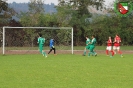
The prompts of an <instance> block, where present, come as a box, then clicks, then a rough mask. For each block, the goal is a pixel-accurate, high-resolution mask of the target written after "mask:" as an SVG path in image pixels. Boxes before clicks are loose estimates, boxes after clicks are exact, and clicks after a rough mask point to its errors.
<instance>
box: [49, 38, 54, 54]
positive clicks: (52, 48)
mask: <svg viewBox="0 0 133 88" xmlns="http://www.w3.org/2000/svg"><path fill="white" fill-rule="evenodd" d="M49 46H50V51H49V52H48V54H50V52H51V51H52V50H54V55H56V50H55V47H54V39H50V41H49Z"/></svg>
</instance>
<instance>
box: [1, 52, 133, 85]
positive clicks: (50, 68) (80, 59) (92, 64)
mask: <svg viewBox="0 0 133 88" xmlns="http://www.w3.org/2000/svg"><path fill="white" fill-rule="evenodd" d="M132 57H133V56H132V55H125V56H124V58H121V57H120V56H119V55H115V56H114V57H113V58H110V57H107V56H106V55H98V56H97V57H94V56H91V57H87V56H82V55H71V54H67V55H63V54H59V55H57V56H54V55H49V56H48V57H47V58H45V57H43V56H42V55H41V54H36V55H6V56H2V55H1V56H0V88H133V85H132V84H133V76H132V74H133V61H132V60H133V58H132Z"/></svg>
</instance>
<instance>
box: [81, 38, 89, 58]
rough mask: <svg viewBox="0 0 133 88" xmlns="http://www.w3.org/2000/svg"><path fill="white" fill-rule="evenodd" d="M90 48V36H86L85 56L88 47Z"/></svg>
mask: <svg viewBox="0 0 133 88" xmlns="http://www.w3.org/2000/svg"><path fill="white" fill-rule="evenodd" d="M89 48H90V39H89V38H88V36H86V46H85V49H84V53H83V56H85V55H86V49H88V50H89Z"/></svg>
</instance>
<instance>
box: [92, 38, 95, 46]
mask: <svg viewBox="0 0 133 88" xmlns="http://www.w3.org/2000/svg"><path fill="white" fill-rule="evenodd" d="M95 44H96V39H95V38H93V39H92V40H91V45H94V46H95Z"/></svg>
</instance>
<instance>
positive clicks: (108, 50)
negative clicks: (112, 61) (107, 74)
mask: <svg viewBox="0 0 133 88" xmlns="http://www.w3.org/2000/svg"><path fill="white" fill-rule="evenodd" d="M111 48H112V40H111V37H110V36H109V39H108V41H107V47H106V54H107V56H108V55H109V52H111V53H112V55H111V56H110V57H112V56H114V52H113V50H111Z"/></svg>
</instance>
